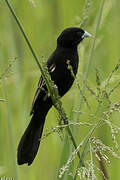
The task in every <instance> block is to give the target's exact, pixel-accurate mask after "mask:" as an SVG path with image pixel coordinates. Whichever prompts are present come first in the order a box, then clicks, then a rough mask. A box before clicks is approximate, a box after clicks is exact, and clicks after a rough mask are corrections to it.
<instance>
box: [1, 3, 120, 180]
mask: <svg viewBox="0 0 120 180" xmlns="http://www.w3.org/2000/svg"><path fill="white" fill-rule="evenodd" d="M6 2H7V1H1V2H0V10H1V11H0V12H1V16H0V23H1V28H0V37H1V39H0V124H1V126H0V144H1V153H0V162H1V163H0V177H13V178H14V179H16V180H19V179H23V180H24V179H30V180H34V179H42V180H46V179H49V180H53V179H55V180H57V179H60V178H61V179H63V180H68V179H69V180H72V179H74V180H76V179H91V180H93V179H94V180H95V179H110V180H112V179H118V178H119V176H120V172H119V165H120V160H119V159H120V152H119V151H120V148H119V145H120V143H119V135H120V125H119V116H120V100H119V96H120V93H119V90H120V87H119V86H120V80H119V79H120V60H119V59H120V55H119V46H120V42H119V28H120V25H119V8H120V4H119V3H118V2H117V0H114V1H113V0H109V2H108V1H105V0H101V1H100V0H99V1H93V0H86V1H85V0H82V1H78V0H76V1H68V0H66V1H64V0H61V1H56V0H52V1H48V0H44V1H43V0H41V1H35V0H32V1H31V0H26V1H25V0H21V1H20V2H19V1H15V2H14V1H12V0H11V1H10V2H11V4H12V6H13V7H14V10H15V12H16V14H17V17H18V18H19V19H20V22H21V24H22V25H23V27H24V30H25V33H26V35H27V37H28V39H29V40H30V42H31V44H32V47H33V48H34V51H35V52H36V54H37V58H38V59H39V62H38V63H37V64H38V65H39V63H40V65H41V67H38V66H36V63H35V58H33V56H32V55H31V53H30V51H29V48H28V47H27V44H26V41H25V40H24V38H23V36H22V34H21V32H20V28H18V26H17V24H16V22H15V20H14V18H13V16H12V15H11V13H10V10H9V9H8V7H7V3H6ZM68 4H69V6H68ZM72 26H78V27H82V28H84V29H85V30H87V31H88V32H90V33H91V34H92V38H89V39H87V40H85V41H84V42H83V43H82V44H81V45H80V47H79V57H80V62H79V72H78V74H77V78H76V80H75V83H74V86H73V87H72V89H71V90H70V92H69V93H67V95H65V96H64V97H63V98H62V100H61V101H62V105H63V107H64V109H63V108H62V107H61V104H60V102H59V103H57V105H56V100H58V96H57V94H56V96H54V93H53V91H54V88H53V84H52V82H51V80H50V79H49V76H48V75H47V76H46V77H45V78H46V83H48V88H49V91H50V93H51V94H52V95H53V101H54V102H55V107H56V108H57V110H58V111H56V109H55V108H54V107H53V108H52V109H51V110H50V112H49V113H48V116H47V119H46V124H45V127H44V134H43V137H42V140H41V145H40V150H39V153H38V155H37V157H36V159H35V161H34V163H33V164H32V165H31V166H30V167H28V166H26V165H23V166H18V165H17V163H16V152H17V145H18V142H19V140H20V137H21V135H22V133H23V131H24V129H25V127H26V126H27V124H28V122H29V120H30V117H29V111H30V107H31V103H32V99H33V96H34V93H35V90H36V87H37V82H38V80H39V77H40V73H42V74H44V73H45V74H46V73H47V70H46V68H45V66H44V63H43V61H42V59H44V60H47V58H48V57H49V55H50V54H51V52H52V51H53V50H54V49H55V47H56V38H57V36H58V34H59V33H60V32H61V31H62V30H63V29H64V28H66V27H72ZM39 68H40V70H41V69H42V70H43V71H42V72H40V70H39ZM71 73H72V70H71ZM55 92H56V91H55ZM57 102H58V101H57ZM58 112H59V114H58ZM66 115H67V116H68V119H69V121H70V123H69V125H66V124H64V122H63V121H61V120H65V117H66ZM58 122H61V123H58ZM66 130H67V131H66ZM71 132H72V133H71ZM71 137H72V141H71ZM74 141H75V144H74ZM73 144H74V145H75V146H76V148H75V147H74V146H73ZM76 144H77V145H76ZM78 152H79V153H80V157H79V154H78V156H77V153H78ZM83 164H84V166H83Z"/></svg>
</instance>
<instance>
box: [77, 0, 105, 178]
mask: <svg viewBox="0 0 120 180" xmlns="http://www.w3.org/2000/svg"><path fill="white" fill-rule="evenodd" d="M104 2H105V0H102V1H101V4H100V9H99V13H98V19H97V22H96V29H95V36H94V39H93V43H92V47H91V50H90V54H89V57H88V64H87V67H86V71H85V74H84V79H83V80H84V84H83V88H82V90H83V94H84V93H85V82H86V80H87V78H88V73H89V67H90V64H91V61H92V56H93V52H94V47H95V41H96V35H97V31H98V29H99V25H100V21H101V17H102V12H103V7H104ZM82 102H83V96H81V99H80V106H79V110H78V111H80V110H81V107H82ZM78 118H79V116H78V115H77V121H78ZM100 122H101V120H100V121H99V122H98V123H97V124H96V125H95V127H94V128H92V130H91V131H90V136H89V138H90V137H91V135H92V134H93V132H94V130H95V129H96V127H97V126H98V124H99V123H100ZM89 138H88V140H87V142H86V143H85V146H84V149H83V152H82V155H81V160H82V162H84V156H85V152H86V150H87V147H88V143H89ZM81 160H80V161H79V163H78V168H80V167H81V166H82V164H81ZM78 168H77V169H78ZM76 177H77V171H76V174H75V177H74V180H76Z"/></svg>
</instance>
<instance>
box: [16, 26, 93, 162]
mask: <svg viewBox="0 0 120 180" xmlns="http://www.w3.org/2000/svg"><path fill="white" fill-rule="evenodd" d="M89 36H91V35H90V34H89V33H88V32H86V31H84V30H82V29H80V28H76V27H74V28H67V29H65V30H64V31H63V32H62V33H61V34H60V36H59V37H58V39H57V47H56V49H55V51H54V52H53V53H52V55H51V56H50V57H49V59H48V61H47V67H48V71H49V73H50V76H51V79H52V80H53V81H54V83H55V85H56V86H57V87H58V92H59V95H60V96H61V97H62V96H63V95H64V94H65V93H66V92H67V91H68V90H69V89H70V87H71V86H72V84H73V82H74V77H73V75H72V73H71V72H70V69H69V68H68V62H69V65H71V66H72V70H73V73H74V75H76V73H77V69H78V61H79V58H78V52H77V46H78V44H79V43H80V42H81V41H82V40H83V39H84V38H86V37H89ZM52 105H53V103H52V100H51V97H50V95H49V93H48V91H47V87H46V85H45V82H44V80H43V78H42V76H41V77H40V80H39V83H38V88H37V90H36V94H35V96H34V99H33V103H32V109H31V112H30V115H32V118H31V121H30V123H29V125H28V127H27V129H26V130H25V132H24V134H23V136H22V138H21V140H20V143H19V145H18V153H17V161H18V164H19V165H21V164H24V163H28V165H30V164H31V163H32V162H33V160H34V158H35V156H36V154H37V151H38V148H39V145H40V138H41V136H42V131H43V127H44V123H45V118H46V115H47V113H48V111H49V109H50V108H51V107H52Z"/></svg>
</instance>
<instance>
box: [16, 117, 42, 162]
mask: <svg viewBox="0 0 120 180" xmlns="http://www.w3.org/2000/svg"><path fill="white" fill-rule="evenodd" d="M37 122H38V118H37V117H35V116H34V115H33V117H32V119H31V121H30V123H29V125H28V127H27V129H26V130H25V132H24V134H23V136H22V138H21V140H20V143H19V145H18V153H17V159H18V164H19V165H21V164H24V163H28V165H30V164H31V163H32V162H33V160H34V158H35V156H36V154H37V151H38V148H39V145H40V138H41V136H42V131H43V127H44V122H45V117H42V120H40V121H39V124H38V123H37Z"/></svg>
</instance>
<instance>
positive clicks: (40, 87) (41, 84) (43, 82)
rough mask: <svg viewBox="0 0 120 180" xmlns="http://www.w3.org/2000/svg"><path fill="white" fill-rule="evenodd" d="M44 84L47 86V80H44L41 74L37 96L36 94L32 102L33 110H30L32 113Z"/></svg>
mask: <svg viewBox="0 0 120 180" xmlns="http://www.w3.org/2000/svg"><path fill="white" fill-rule="evenodd" d="M44 86H45V81H44V80H43V78H42V76H41V77H40V80H39V82H38V88H37V90H36V93H35V96H34V99H33V102H32V108H31V111H30V115H32V114H33V110H34V105H35V102H36V100H37V98H38V96H39V95H40V92H41V89H42V88H44Z"/></svg>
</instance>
